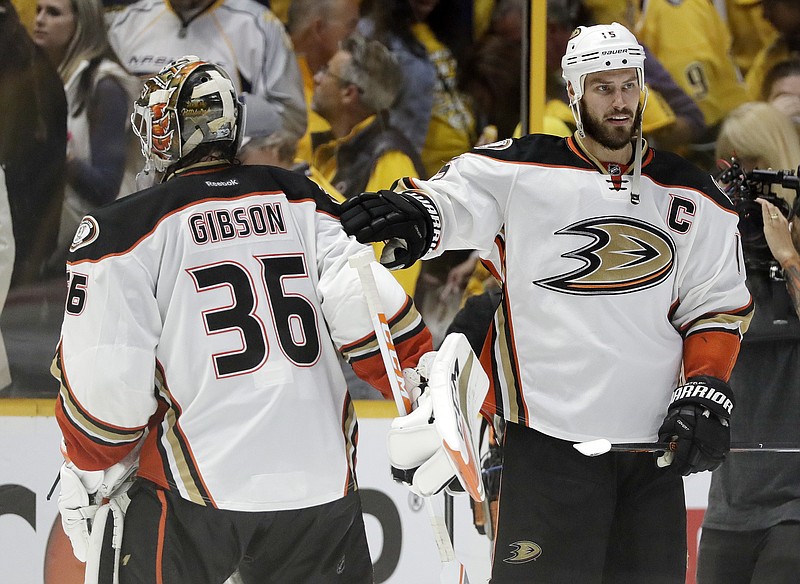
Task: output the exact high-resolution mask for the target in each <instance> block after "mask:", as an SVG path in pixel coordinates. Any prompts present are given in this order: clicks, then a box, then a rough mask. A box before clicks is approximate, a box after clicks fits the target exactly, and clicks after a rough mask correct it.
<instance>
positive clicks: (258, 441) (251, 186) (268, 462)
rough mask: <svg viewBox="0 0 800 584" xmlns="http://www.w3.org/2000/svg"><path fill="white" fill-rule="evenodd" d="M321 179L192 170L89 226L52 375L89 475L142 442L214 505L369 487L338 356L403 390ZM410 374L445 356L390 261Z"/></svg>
mask: <svg viewBox="0 0 800 584" xmlns="http://www.w3.org/2000/svg"><path fill="white" fill-rule="evenodd" d="M335 213H336V207H335V203H333V201H332V200H331V199H330V198H329V197H328V196H327V195H326V194H325V193H323V192H322V191H321V190H320V189H319V188H318V187H317V186H316V185H314V183H312V182H311V181H309V180H307V179H306V178H305V177H303V176H301V175H299V174H295V173H292V172H289V171H284V170H281V169H277V168H272V167H265V166H227V165H223V166H220V165H216V166H212V167H201V168H198V167H194V168H193V169H190V170H189V171H187V172H184V173H183V174H182V175H180V176H177V177H174V178H171V179H170V180H168V181H167V182H166V183H163V184H160V185H157V186H155V187H153V188H150V189H147V190H145V191H142V192H139V193H137V194H134V195H131V196H130V197H128V198H125V199H122V200H119V201H116V202H114V203H113V204H111V205H109V206H106V207H103V208H101V209H98V210H97V211H96V212H95V213H94V214H93V215H91V216H87V217H86V218H84V220H83V222H82V224H81V227H80V228H79V230H78V233H77V235H76V237H75V241H74V242H73V245H72V247H71V253H70V257H69V261H68V264H67V271H68V277H69V281H68V286H69V292H68V300H67V304H66V311H65V316H64V322H63V325H62V334H61V339H60V343H59V348H58V353H57V356H56V360H55V361H54V369H53V372H54V374H55V375H57V376H58V378H59V379H60V380H61V384H62V386H61V391H60V394H59V397H58V399H57V405H56V417H57V420H58V423H59V425H60V426H61V429H62V433H63V435H64V438H65V442H66V446H67V454H68V456H69V457H70V459H72V460H73V462H74V463H75V464H76V465H77V466H79V467H80V468H83V469H86V470H96V469H102V468H107V467H108V466H110V465H111V464H113V463H115V462H116V461H118V460H120V459H121V458H122V457H124V456H125V454H127V453H128V452H129V451H130V450H131V449H132V448H133V446H134V445H135V444H136V443H137V442H138V441H139V440H141V439H142V438H143V436H146V437H145V438H144V440H145V442H144V446H143V448H142V451H141V465H140V469H139V474H140V475H141V476H143V477H145V478H147V479H149V480H151V481H153V482H155V483H157V484H159V485H161V486H163V487H165V488H168V489H173V490H176V491H177V492H179V493H180V495H181V496H182V497H184V498H186V499H188V500H191V501H194V502H195V503H198V504H201V505H211V506H214V507H218V508H222V509H234V510H241V511H270V510H279V509H295V508H304V507H309V506H312V505H318V504H322V503H326V502H329V501H332V500H335V499H338V498H340V497H342V496H343V495H344V494H346V493H347V492H348V491H350V490H352V489H354V488H355V486H356V485H355V474H354V464H355V454H356V453H355V447H356V441H357V424H356V419H355V414H354V410H353V407H352V403H351V400H350V397H349V395H348V393H347V389H346V384H345V381H344V377H343V374H342V371H341V366H340V364H339V361H338V355H337V349H338V350H340V351H341V352H342V353H343V355H344V356H345V358H347V359H349V360H350V362H351V364H353V365H354V369H356V372H357V373H359V375H360V376H361V377H362V378H364V379H365V380H367V381H369V382H371V383H372V384H373V385H375V386H377V387H379V388H381V389H382V390H383V391H384V392H385V393H386V394H387V396H390V395H391V392H390V390H389V385H388V379H387V378H386V373H385V370H384V368H383V364H382V360H381V357H380V353H379V350H378V345H377V341H376V338H375V334H374V332H372V330H373V329H372V325H371V321H370V315H369V312H368V310H367V307H366V302H365V300H364V298H363V295H362V293H361V287H360V283H359V280H358V276H357V274H356V272H355V270H353V269H352V268H350V267H349V265H348V263H347V260H348V257H349V256H351V255H352V254H354V253H356V252H361V251H363V250H364V249H368V248H366V246H363V245H361V244H359V243H358V242H356V241H355V239H353V238H349V237H348V236H347V235H346V234H345V233H344V231H343V230H342V228H341V224H340V223H339V221H338V219H337V218H336V216H335ZM376 278H377V279H378V286H379V289H380V290H381V295H382V300H383V306H384V310H385V312H386V314H387V315H389V316H392V315H393V316H392V318H390V326H391V328H392V333H393V337H394V340H395V345H396V348H397V351H398V355H399V357H400V359H401V361H402V362H403V365H404V366H413V365H415V364H416V362H417V360H418V359H419V357H420V356H421V355H422V354H423V353H424V352H426V351H429V350H431V348H432V347H431V337H430V333H429V332H428V330H427V329H426V328H425V327H424V325H423V323H422V321H421V319H420V316H419V314H418V313H417V312H416V310H415V309H414V306H413V304H412V303H411V300H410V298H408V297H407V296H406V294H405V292H404V291H403V289H402V288H401V287H400V285H399V284H397V282H396V281H395V279H394V278H393V277H392V275H391V274H390V273H389V272H388V271H386V270H385V269H382V268H381V269H376Z"/></svg>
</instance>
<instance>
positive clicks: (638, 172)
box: [631, 85, 648, 205]
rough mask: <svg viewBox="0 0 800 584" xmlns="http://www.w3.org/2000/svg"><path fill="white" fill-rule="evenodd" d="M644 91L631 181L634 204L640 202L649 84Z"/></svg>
mask: <svg viewBox="0 0 800 584" xmlns="http://www.w3.org/2000/svg"><path fill="white" fill-rule="evenodd" d="M642 92H643V93H644V100H643V101H642V109H641V112H640V113H639V128H638V130H637V137H636V140H635V141H634V148H636V152H635V153H634V162H633V180H632V181H631V203H632V204H634V205H638V204H639V193H640V187H641V181H642V150H644V135H643V134H644V132H642V124H643V120H644V108H645V107H647V95H648V91H647V86H646V85H645V86H643V87H642Z"/></svg>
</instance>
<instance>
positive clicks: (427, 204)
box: [339, 190, 439, 270]
mask: <svg viewBox="0 0 800 584" xmlns="http://www.w3.org/2000/svg"><path fill="white" fill-rule="evenodd" d="M339 217H340V219H341V221H342V226H343V227H344V230H345V231H346V232H347V234H348V235H354V236H355V238H356V239H357V240H358V241H360V242H361V243H373V242H376V241H389V240H392V241H390V242H389V243H388V244H387V246H386V248H385V249H384V253H383V254H382V255H381V263H382V264H383V265H384V266H386V267H387V268H389V269H390V270H394V269H399V268H408V267H409V266H411V265H412V264H413V263H414V262H416V261H417V260H418V259H420V258H421V257H422V256H423V255H425V254H426V253H427V252H428V251H429V250H430V249H431V247H432V244H433V243H434V241H438V239H439V212H438V211H437V210H436V207H435V206H434V205H433V203H432V202H431V201H430V200H429V199H428V198H427V197H424V195H414V194H411V193H396V192H394V191H387V190H382V191H378V192H377V193H362V194H360V195H357V196H355V197H352V198H350V199H348V200H347V201H345V202H344V203H342V205H341V208H340V215H339Z"/></svg>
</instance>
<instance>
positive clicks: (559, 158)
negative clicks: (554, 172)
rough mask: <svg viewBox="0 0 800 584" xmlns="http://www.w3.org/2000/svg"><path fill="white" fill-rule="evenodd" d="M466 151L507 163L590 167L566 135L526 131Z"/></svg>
mask: <svg viewBox="0 0 800 584" xmlns="http://www.w3.org/2000/svg"><path fill="white" fill-rule="evenodd" d="M470 153H471V154H477V155H479V156H488V157H489V158H492V159H495V160H499V161H503V162H511V163H523V164H524V163H530V164H541V165H545V166H566V167H571V168H582V169H591V168H593V166H592V165H591V164H590V163H589V162H588V161H586V160H584V159H583V158H581V157H580V156H578V155H576V154H575V152H573V151H572V150H571V149H570V148H569V146H568V145H567V139H566V138H562V137H560V136H551V135H549V134H528V135H527V136H523V137H521V138H509V139H507V140H501V141H500V142H495V143H493V144H487V145H485V146H479V147H477V148H473V149H472V150H471V151H470Z"/></svg>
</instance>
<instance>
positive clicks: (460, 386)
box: [388, 334, 488, 501]
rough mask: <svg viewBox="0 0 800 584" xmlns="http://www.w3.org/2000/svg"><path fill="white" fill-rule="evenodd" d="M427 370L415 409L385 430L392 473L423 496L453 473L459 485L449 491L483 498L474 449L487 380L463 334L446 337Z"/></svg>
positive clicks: (448, 482) (396, 419) (447, 480)
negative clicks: (425, 382)
mask: <svg viewBox="0 0 800 584" xmlns="http://www.w3.org/2000/svg"><path fill="white" fill-rule="evenodd" d="M430 369H431V377H430V380H429V384H428V390H427V391H426V392H425V393H424V394H423V395H422V396H421V397H420V399H419V400H418V405H417V409H415V410H414V411H413V412H411V413H410V414H409V415H407V416H401V417H398V418H395V419H394V420H393V422H392V428H391V429H390V430H389V441H388V446H389V460H390V461H391V463H392V467H393V470H392V474H393V476H394V477H395V479H396V480H400V481H402V482H404V483H406V484H408V485H409V487H410V488H411V490H412V491H413V492H414V493H416V494H418V495H420V496H424V497H427V496H430V495H433V494H435V493H438V492H439V491H441V490H442V489H443V488H444V487H446V486H448V484H450V483H451V481H452V480H453V478H454V477H456V478H457V479H458V480H457V482H458V483H459V484H460V486H461V487H462V488H461V489H458V488H451V489H449V490H451V491H453V492H458V491H461V490H464V491H467V492H468V493H469V494H470V496H471V497H472V498H473V499H474V500H476V501H482V500H483V498H484V489H483V481H482V480H481V471H480V466H479V462H478V459H477V456H476V454H475V453H476V452H477V451H478V450H477V444H478V442H477V440H478V433H479V432H480V413H479V409H480V404H481V403H482V402H483V396H484V395H485V393H486V389H487V388H488V378H486V374H485V373H484V372H483V370H482V369H481V368H480V364H479V363H478V361H477V359H476V358H475V354H474V353H473V352H472V348H471V347H470V345H469V342H468V341H467V339H466V337H465V336H464V335H462V334H454V335H448V337H447V338H446V339H445V342H444V343H443V344H442V347H441V348H440V350H439V351H438V352H437V353H436V357H435V359H434V361H433V363H432V364H431V366H430ZM467 420H471V421H472V424H470V423H468V421H467Z"/></svg>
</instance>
